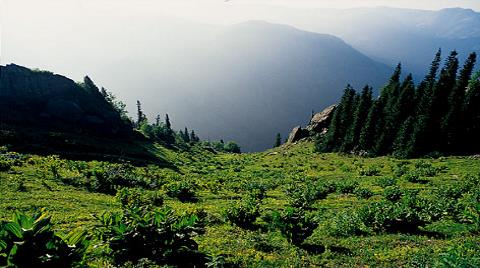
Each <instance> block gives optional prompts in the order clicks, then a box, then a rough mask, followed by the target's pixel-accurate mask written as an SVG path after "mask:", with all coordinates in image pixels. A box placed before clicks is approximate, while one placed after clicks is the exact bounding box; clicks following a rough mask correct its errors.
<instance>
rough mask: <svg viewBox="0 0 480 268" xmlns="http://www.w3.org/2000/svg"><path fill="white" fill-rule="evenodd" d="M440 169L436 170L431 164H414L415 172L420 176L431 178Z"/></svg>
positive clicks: (419, 162) (420, 162)
mask: <svg viewBox="0 0 480 268" xmlns="http://www.w3.org/2000/svg"><path fill="white" fill-rule="evenodd" d="M440 170H441V169H440V168H436V167H434V166H433V165H432V163H430V162H427V161H424V160H421V161H418V162H415V171H416V172H417V173H418V174H419V175H421V176H427V177H433V176H436V175H437V174H438V172H440Z"/></svg>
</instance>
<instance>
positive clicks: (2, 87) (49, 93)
mask: <svg viewBox="0 0 480 268" xmlns="http://www.w3.org/2000/svg"><path fill="white" fill-rule="evenodd" d="M86 81H87V80H86ZM88 81H89V82H91V80H90V79H88ZM0 115H1V116H0V126H2V127H3V128H9V127H27V128H38V129H42V130H47V131H52V132H63V133H78V134H89V135H95V136H108V137H119V138H121V137H127V136H130V135H131V133H132V132H131V127H130V126H129V124H128V122H125V120H122V118H121V116H120V114H119V113H118V112H117V111H116V110H115V109H114V107H113V106H112V105H111V104H110V103H109V102H108V101H107V100H106V99H105V98H104V96H103V95H102V94H101V93H100V91H99V90H98V88H97V87H96V86H95V85H94V84H93V82H91V83H84V84H78V83H75V82H74V81H73V80H71V79H68V78H67V77H64V76H61V75H57V74H53V73H50V72H46V71H34V70H30V69H28V68H25V67H22V66H18V65H15V64H10V65H7V66H0Z"/></svg>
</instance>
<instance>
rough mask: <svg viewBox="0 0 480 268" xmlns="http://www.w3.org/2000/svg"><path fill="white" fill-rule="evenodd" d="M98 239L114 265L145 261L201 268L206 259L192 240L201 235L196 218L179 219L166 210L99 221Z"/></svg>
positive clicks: (128, 211)
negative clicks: (105, 244) (103, 243)
mask: <svg viewBox="0 0 480 268" xmlns="http://www.w3.org/2000/svg"><path fill="white" fill-rule="evenodd" d="M99 220H100V222H101V225H102V227H101V229H100V234H101V235H100V237H101V238H102V239H103V241H104V242H106V243H107V244H108V246H109V248H110V249H111V250H112V251H111V257H112V259H113V261H114V263H115V264H117V265H120V266H121V265H122V264H125V263H127V262H130V263H134V264H135V263H138V262H139V260H142V259H148V260H151V261H153V262H155V263H156V264H158V265H174V266H180V267H185V266H195V265H196V266H201V265H204V264H205V263H206V261H207V260H206V258H205V256H204V255H203V254H201V253H199V252H198V245H197V243H196V242H195V240H194V239H193V238H194V237H195V236H197V235H198V234H201V233H203V232H204V226H203V224H202V223H201V221H200V219H199V217H198V216H197V215H196V214H183V215H181V216H178V215H176V214H175V213H174V211H173V210H172V209H171V208H169V207H163V208H161V209H157V210H153V211H149V210H147V209H146V208H145V207H132V208H128V209H124V210H123V211H122V212H120V213H108V214H103V215H102V216H100V217H99Z"/></svg>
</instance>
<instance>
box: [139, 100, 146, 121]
mask: <svg viewBox="0 0 480 268" xmlns="http://www.w3.org/2000/svg"><path fill="white" fill-rule="evenodd" d="M146 120H147V117H146V116H145V114H144V113H143V110H142V104H141V103H140V101H139V100H137V127H139V126H140V125H141V124H142V123H143V122H144V121H146Z"/></svg>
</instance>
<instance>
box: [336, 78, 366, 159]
mask: <svg viewBox="0 0 480 268" xmlns="http://www.w3.org/2000/svg"><path fill="white" fill-rule="evenodd" d="M372 95H373V93H372V88H371V87H369V86H368V85H367V86H365V87H364V88H363V90H362V93H361V95H360V100H359V101H358V105H357V107H356V109H355V113H354V119H353V123H352V125H351V127H350V128H349V129H348V131H347V134H346V136H345V140H344V142H343V145H342V148H341V151H342V152H349V151H351V150H353V149H354V147H356V146H358V142H359V138H360V132H361V130H362V127H363V125H364V124H365V121H366V119H367V116H368V112H369V111H370V108H371V106H372V102H373V99H372Z"/></svg>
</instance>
